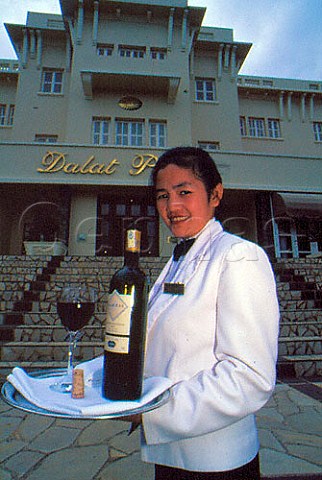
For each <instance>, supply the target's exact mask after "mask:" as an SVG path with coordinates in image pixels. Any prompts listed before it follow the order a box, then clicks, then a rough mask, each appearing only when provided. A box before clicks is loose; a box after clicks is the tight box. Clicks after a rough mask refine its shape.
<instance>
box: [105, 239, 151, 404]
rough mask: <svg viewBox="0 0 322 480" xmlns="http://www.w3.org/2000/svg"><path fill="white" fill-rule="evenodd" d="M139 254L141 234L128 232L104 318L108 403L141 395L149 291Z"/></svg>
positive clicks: (106, 393)
mask: <svg viewBox="0 0 322 480" xmlns="http://www.w3.org/2000/svg"><path fill="white" fill-rule="evenodd" d="M139 251H140V232H139V231H138V230H128V231H127V239H126V247H125V253H124V266H123V268H121V269H120V270H118V271H117V272H116V273H115V274H114V276H113V277H112V280H111V283H110V288H109V300H108V308H107V317H106V327H105V345H104V378H103V396H104V397H106V398H109V399H111V400H136V399H138V398H139V397H140V396H141V394H142V383H143V367H144V349H145V332H146V315H147V295H148V288H147V280H146V277H145V274H144V273H143V272H142V271H141V270H140V269H139V266H138V264H139Z"/></svg>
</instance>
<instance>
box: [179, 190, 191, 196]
mask: <svg viewBox="0 0 322 480" xmlns="http://www.w3.org/2000/svg"><path fill="white" fill-rule="evenodd" d="M189 193H191V191H190V190H181V192H180V195H189Z"/></svg>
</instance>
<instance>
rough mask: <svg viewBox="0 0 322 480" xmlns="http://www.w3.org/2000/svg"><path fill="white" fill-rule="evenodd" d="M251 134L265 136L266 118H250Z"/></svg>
mask: <svg viewBox="0 0 322 480" xmlns="http://www.w3.org/2000/svg"><path fill="white" fill-rule="evenodd" d="M248 126H249V135H250V136H251V137H265V121H264V118H252V117H251V118H249V119H248Z"/></svg>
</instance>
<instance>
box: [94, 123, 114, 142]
mask: <svg viewBox="0 0 322 480" xmlns="http://www.w3.org/2000/svg"><path fill="white" fill-rule="evenodd" d="M109 127H110V120H109V119H108V118H99V117H93V120H92V142H93V143H94V145H107V144H108V143H109Z"/></svg>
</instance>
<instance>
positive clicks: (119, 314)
mask: <svg viewBox="0 0 322 480" xmlns="http://www.w3.org/2000/svg"><path fill="white" fill-rule="evenodd" d="M133 296H134V295H133V294H132V295H123V294H120V293H119V292H118V291H117V290H114V291H113V292H112V293H110V294H109V297H108V304H107V316H106V324H105V332H106V333H107V334H109V333H110V334H113V335H130V328H131V313H132V305H133V301H134V298H133Z"/></svg>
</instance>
